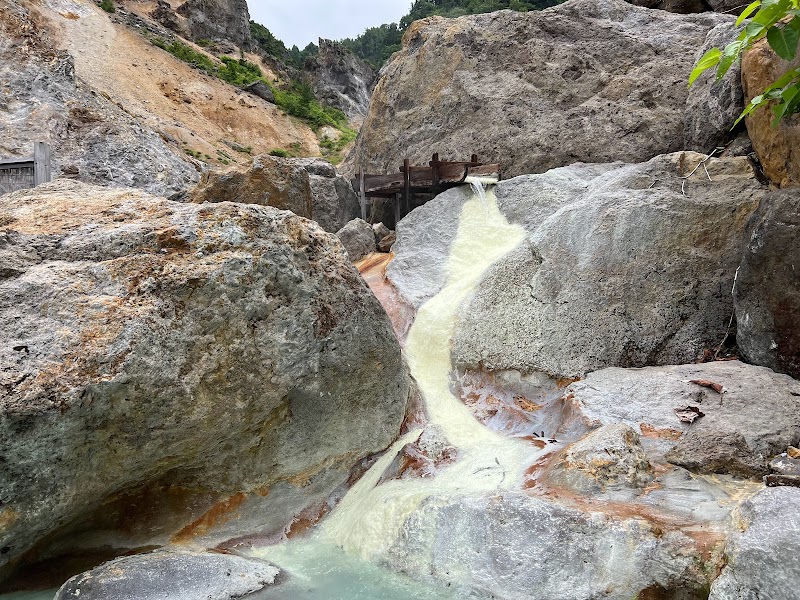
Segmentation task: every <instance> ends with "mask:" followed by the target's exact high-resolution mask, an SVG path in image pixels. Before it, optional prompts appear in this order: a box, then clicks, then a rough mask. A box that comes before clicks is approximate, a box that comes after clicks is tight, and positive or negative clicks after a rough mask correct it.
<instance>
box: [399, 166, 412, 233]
mask: <svg viewBox="0 0 800 600" xmlns="http://www.w3.org/2000/svg"><path fill="white" fill-rule="evenodd" d="M410 196H411V161H410V160H408V159H405V160H404V161H403V217H405V216H406V215H407V214H408V213H409V212H410V210H409V201H410ZM401 218H402V217H401Z"/></svg>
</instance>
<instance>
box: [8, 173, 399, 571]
mask: <svg viewBox="0 0 800 600" xmlns="http://www.w3.org/2000/svg"><path fill="white" fill-rule="evenodd" d="M370 235H371V228H370ZM0 265H2V266H3V269H2V273H0V330H2V331H3V342H2V345H0V386H1V387H0V390H2V393H1V394H0V498H2V502H3V504H2V507H0V513H1V514H2V517H0V523H2V527H0V547H2V548H4V551H3V553H2V556H0V576H3V575H4V574H5V572H6V571H7V570H8V568H9V567H10V566H12V565H13V563H15V562H16V561H18V560H20V559H21V558H23V557H25V558H34V557H33V556H31V555H29V556H27V557H26V552H27V551H28V550H30V549H31V548H32V547H33V546H34V545H35V544H36V543H37V542H39V541H40V540H42V539H43V538H44V537H45V536H52V535H53V534H55V533H57V532H58V531H61V530H63V528H65V527H66V526H70V527H73V529H76V528H77V529H78V530H79V531H78V532H81V531H80V530H81V528H86V529H89V530H90V531H91V527H92V522H91V519H88V518H87V516H88V515H92V514H98V513H99V517H98V518H101V517H105V518H106V521H107V522H106V525H105V526H106V528H107V532H106V534H105V537H103V538H102V541H101V543H103V544H106V545H109V544H110V545H114V544H116V546H115V547H122V548H125V547H131V545H133V546H134V547H141V546H146V545H152V544H156V545H159V544H163V543H166V542H168V541H169V540H171V539H173V538H175V539H182V540H184V541H185V540H191V539H194V538H195V537H202V538H203V539H205V540H209V541H208V542H207V543H219V542H221V541H224V540H225V539H228V538H231V537H234V536H241V535H245V534H247V533H248V532H252V533H255V532H259V531H260V532H262V533H263V532H272V531H275V530H280V528H282V527H283V526H284V525H285V524H286V523H288V522H289V521H290V520H291V519H292V517H293V515H295V514H296V513H297V512H299V511H301V510H302V509H303V508H304V507H305V506H307V505H308V504H310V503H312V502H318V501H320V500H321V499H324V498H327V497H328V496H329V495H330V493H331V491H332V490H333V489H334V488H336V487H337V486H338V485H340V484H341V483H342V482H343V481H345V480H346V479H347V477H348V474H349V470H350V468H351V467H352V466H353V465H354V464H356V463H357V462H358V461H359V460H361V459H362V458H363V457H365V456H367V455H369V454H371V453H374V452H377V451H380V450H382V449H384V448H385V447H386V446H387V445H388V444H389V443H390V442H391V441H392V440H393V439H394V437H395V436H396V435H397V432H398V431H399V428H400V425H401V422H402V420H403V416H404V414H405V405H406V401H407V397H408V394H409V386H410V380H409V376H408V374H407V370H406V367H405V366H404V362H403V359H402V357H401V353H400V347H399V345H398V343H397V340H396V338H395V336H394V334H393V331H392V328H391V324H390V322H389V319H388V317H387V316H386V314H385V312H384V311H383V309H382V308H381V306H380V305H379V304H378V302H377V300H376V299H375V297H374V296H373V294H372V293H371V292H370V291H369V289H368V288H367V286H366V284H365V283H364V282H363V280H362V279H361V277H360V276H359V275H358V273H357V271H356V270H355V269H354V268H353V267H352V265H351V264H350V262H349V261H348V259H347V257H346V256H345V253H344V252H343V251H342V248H341V245H340V244H339V242H338V240H336V238H335V237H334V236H332V235H329V234H327V233H325V232H324V231H323V230H322V229H321V228H319V227H318V226H317V225H315V224H314V223H313V222H311V221H308V220H306V219H303V218H301V217H298V216H296V215H293V214H292V213H290V212H288V211H279V210H276V209H274V208H271V207H266V206H255V205H246V204H235V203H230V202H224V203H218V204H204V205H198V204H181V203H175V202H169V201H166V200H163V199H159V198H154V197H152V196H148V195H145V194H142V193H140V192H137V191H132V190H126V189H106V188H98V187H93V186H88V185H84V184H79V183H77V182H73V181H58V182H54V183H51V184H48V185H46V186H41V187H39V188H37V189H35V190H31V191H26V192H16V193H14V194H9V195H6V196H2V197H0ZM126 495H128V496H131V497H136V498H138V499H137V502H129V503H128V504H127V505H125V504H124V503H123V505H122V508H120V506H119V504H120V503H119V502H118V500H119V499H120V498H123V499H124V497H125V496H126ZM137 495H138V496H137ZM159 503H161V505H164V506H166V507H167V508H169V509H170V510H171V511H172V512H171V513H170V514H171V516H170V517H169V518H168V519H159V518H157V517H156V516H154V515H150V514H149V513H147V512H146V511H145V510H144V509H145V508H150V509H153V510H154V507H156V506H158V505H159ZM136 505H142V506H141V508H140V510H141V511H142V512H144V513H145V514H138V515H136V514H135V513H134V514H133V515H131V511H133V510H134V507H135V506H136ZM117 511H118V512H117ZM137 518H138V519H140V521H137V520H136V519H137ZM228 521H230V526H231V527H233V529H232V530H231V529H230V528H229V526H228V525H227V523H228ZM120 527H124V534H121V533H118V534H116V535H115V534H114V533H113V532H114V531H115V530H116V529H118V528H120ZM215 532H216V533H215ZM78 537H79V536H77V534H76V535H74V536H72V538H71V539H72V540H73V544H74V540H75V539H77V538H78ZM83 537H86V536H83ZM56 545H57V544H55V542H54V541H53V538H52V537H51V542H50V546H51V547H52V548H54V547H55V546H56Z"/></svg>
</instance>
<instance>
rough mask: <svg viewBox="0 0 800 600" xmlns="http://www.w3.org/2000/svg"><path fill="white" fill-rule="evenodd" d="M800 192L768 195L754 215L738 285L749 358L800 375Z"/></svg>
mask: <svg viewBox="0 0 800 600" xmlns="http://www.w3.org/2000/svg"><path fill="white" fill-rule="evenodd" d="M798 228H800V191H798V190H782V191H780V192H776V193H773V194H770V195H769V196H768V197H766V198H765V199H764V200H763V201H762V202H761V205H760V207H759V209H758V211H756V213H755V215H753V219H752V221H751V226H750V228H749V232H748V233H749V236H748V237H749V239H747V240H746V245H745V248H744V253H743V255H742V262H741V265H740V268H739V277H738V280H737V284H736V288H735V290H734V302H735V305H736V322H737V332H736V341H737V342H738V344H739V348H740V349H741V351H742V354H743V355H744V356H745V358H746V359H747V360H748V361H749V362H752V363H754V364H757V365H763V366H765V367H769V368H771V369H774V370H775V371H778V372H781V373H788V374H789V375H791V376H792V377H795V378H800V271H798V265H800V246H798V244H797V232H798Z"/></svg>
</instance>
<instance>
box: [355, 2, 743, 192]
mask: <svg viewBox="0 0 800 600" xmlns="http://www.w3.org/2000/svg"><path fill="white" fill-rule="evenodd" d="M732 20H733V17H730V16H724V15H721V14H716V13H711V12H708V13H702V14H696V15H678V14H674V13H669V12H664V11H655V10H649V9H646V8H640V7H636V6H633V5H631V4H629V3H627V2H624V1H622V0H601V1H597V0H571V1H569V2H566V3H564V4H561V5H559V6H556V7H553V8H550V9H547V10H543V11H531V12H528V13H522V14H521V13H518V12H513V11H498V12H494V13H489V14H482V15H472V16H466V17H461V18H458V19H455V20H451V19H444V18H428V19H424V20H422V21H418V22H416V23H414V24H413V25H412V26H411V27H410V28H409V29H408V31H407V32H406V34H405V36H404V42H403V48H402V49H401V50H400V52H399V53H397V54H395V55H394V57H393V59H392V60H391V61H390V62H389V63H388V64H387V65H386V66H385V67H384V68H383V70H382V71H381V77H380V79H379V81H378V83H377V84H376V86H375V91H374V93H373V99H372V102H371V104H370V110H369V113H368V114H367V117H366V119H365V121H364V125H363V127H362V129H361V135H360V136H359V139H358V141H357V143H356V146H355V148H354V149H353V151H352V152H351V153H350V155H349V156H348V159H347V160H346V162H345V166H344V167H343V168H344V169H345V171H347V172H352V173H355V172H357V171H358V169H359V166H360V162H361V161H363V162H364V168H365V169H366V170H367V171H369V172H375V173H384V172H391V171H393V170H394V169H396V168H397V167H396V165H397V164H402V161H403V158H410V159H411V160H412V163H413V164H426V163H427V161H428V160H430V156H431V154H432V153H433V152H438V153H439V154H440V155H441V156H442V157H443V158H444V157H448V160H464V158H462V157H463V155H464V154H465V153H466V154H470V153H477V154H478V155H479V156H480V157H484V158H486V159H487V160H492V161H498V162H500V163H501V167H502V170H503V174H504V176H505V177H513V176H516V175H521V174H525V173H541V172H544V171H547V170H548V169H551V168H553V167H560V166H564V165H568V164H572V163H574V162H579V161H583V162H610V161H617V160H621V161H626V162H637V161H642V160H648V159H650V158H652V157H653V156H656V155H658V154H664V153H667V152H674V151H677V150H681V149H682V148H683V141H682V140H683V127H684V125H683V121H684V112H685V107H686V99H687V94H688V90H687V88H686V77H687V74H688V73H689V72H690V71H691V67H692V63H693V61H694V54H695V52H696V51H697V50H698V49H699V48H700V47H701V46H702V45H703V44H704V43H705V40H706V35H707V33H708V31H709V30H710V29H712V28H713V27H714V26H716V25H718V24H720V23H725V22H731V21H732ZM564 132H569V135H564Z"/></svg>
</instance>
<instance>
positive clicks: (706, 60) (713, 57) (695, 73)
mask: <svg viewBox="0 0 800 600" xmlns="http://www.w3.org/2000/svg"><path fill="white" fill-rule="evenodd" d="M720 58H722V50H720V49H719V48H711V50H709V51H708V52H706V53H705V54H703V56H702V57H700V60H698V61H697V65H696V66H695V68H694V69H692V74H691V75H689V86H690V87H691V85H692V84H693V83H694V82H695V81H696V80H697V78H698V77H700V75H701V74H702V73H703V71H705V70H706V69H710V68H711V67H713V66H715V65H716V64H717V63H719V61H720Z"/></svg>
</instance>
